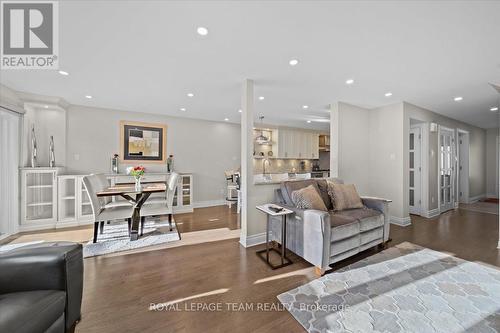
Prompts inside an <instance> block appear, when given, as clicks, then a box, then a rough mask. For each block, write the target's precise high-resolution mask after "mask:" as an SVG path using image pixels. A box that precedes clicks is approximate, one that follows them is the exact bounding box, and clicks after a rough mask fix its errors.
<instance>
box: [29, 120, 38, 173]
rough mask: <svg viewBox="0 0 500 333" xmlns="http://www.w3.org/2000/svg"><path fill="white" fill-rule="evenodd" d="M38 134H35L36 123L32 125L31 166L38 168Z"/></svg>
mask: <svg viewBox="0 0 500 333" xmlns="http://www.w3.org/2000/svg"><path fill="white" fill-rule="evenodd" d="M36 150H37V148H36V136H35V125H32V126H31V151H30V153H31V167H32V168H36V167H37V165H36Z"/></svg>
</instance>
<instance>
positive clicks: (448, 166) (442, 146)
mask: <svg viewBox="0 0 500 333" xmlns="http://www.w3.org/2000/svg"><path fill="white" fill-rule="evenodd" d="M439 133H440V134H439V206H440V211H441V212H445V211H447V210H450V209H453V208H455V179H456V175H455V171H456V167H455V164H456V159H455V132H454V131H453V130H449V129H445V128H440V131H439Z"/></svg>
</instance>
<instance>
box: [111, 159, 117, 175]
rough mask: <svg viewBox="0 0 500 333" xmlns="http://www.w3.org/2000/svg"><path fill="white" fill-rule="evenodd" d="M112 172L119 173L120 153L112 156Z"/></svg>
mask: <svg viewBox="0 0 500 333" xmlns="http://www.w3.org/2000/svg"><path fill="white" fill-rule="evenodd" d="M111 173H114V174H117V173H118V154H114V155H113V157H112V158H111Z"/></svg>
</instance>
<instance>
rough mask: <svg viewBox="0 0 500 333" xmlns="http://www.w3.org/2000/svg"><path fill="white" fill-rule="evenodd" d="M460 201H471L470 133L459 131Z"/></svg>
mask: <svg viewBox="0 0 500 333" xmlns="http://www.w3.org/2000/svg"><path fill="white" fill-rule="evenodd" d="M457 183H458V191H457V192H458V202H462V203H467V202H469V134H468V133H464V132H458V181H457Z"/></svg>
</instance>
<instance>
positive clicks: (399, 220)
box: [390, 216, 411, 227]
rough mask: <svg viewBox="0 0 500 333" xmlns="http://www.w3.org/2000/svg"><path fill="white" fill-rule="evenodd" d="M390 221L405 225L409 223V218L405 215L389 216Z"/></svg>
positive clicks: (401, 225)
mask: <svg viewBox="0 0 500 333" xmlns="http://www.w3.org/2000/svg"><path fill="white" fill-rule="evenodd" d="M390 221H391V223H392V224H395V225H399V226H400V227H407V226H409V225H411V218H410V217H409V216H407V217H397V216H391V217H390Z"/></svg>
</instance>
